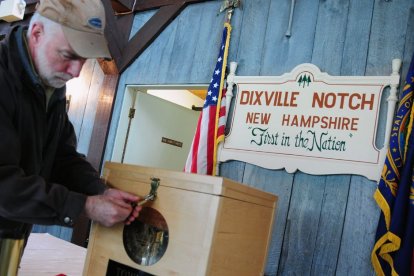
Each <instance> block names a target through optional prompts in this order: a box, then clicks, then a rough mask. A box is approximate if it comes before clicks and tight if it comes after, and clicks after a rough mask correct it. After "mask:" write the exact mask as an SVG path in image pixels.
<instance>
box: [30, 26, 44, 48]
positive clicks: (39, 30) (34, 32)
mask: <svg viewBox="0 0 414 276" xmlns="http://www.w3.org/2000/svg"><path fill="white" fill-rule="evenodd" d="M43 36H44V26H43V23H42V22H35V23H33V26H32V28H31V30H30V34H29V38H30V41H31V43H32V44H33V45H37V44H39V43H40V41H41V40H42V38H43Z"/></svg>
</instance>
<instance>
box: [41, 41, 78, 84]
mask: <svg viewBox="0 0 414 276" xmlns="http://www.w3.org/2000/svg"><path fill="white" fill-rule="evenodd" d="M37 65H38V68H37V70H38V73H39V76H40V79H41V80H42V81H43V83H44V84H46V85H47V86H50V87H53V88H61V87H63V86H64V85H65V84H66V82H67V81H68V80H70V79H72V76H71V75H69V74H66V73H63V72H53V70H52V69H51V66H50V64H49V62H48V60H47V58H46V51H44V49H43V45H42V46H41V47H40V48H39V49H38V51H37Z"/></svg>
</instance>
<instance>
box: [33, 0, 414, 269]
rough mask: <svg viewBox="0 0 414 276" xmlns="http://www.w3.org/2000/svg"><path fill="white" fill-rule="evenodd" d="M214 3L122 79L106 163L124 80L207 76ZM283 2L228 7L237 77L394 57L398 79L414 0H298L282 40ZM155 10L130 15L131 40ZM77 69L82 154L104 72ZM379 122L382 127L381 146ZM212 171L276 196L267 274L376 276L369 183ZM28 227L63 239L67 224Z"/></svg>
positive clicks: (373, 70) (180, 21)
mask: <svg viewBox="0 0 414 276" xmlns="http://www.w3.org/2000/svg"><path fill="white" fill-rule="evenodd" d="M221 2H222V1H208V2H204V3H200V4H193V5H189V6H188V7H187V8H186V9H184V10H183V12H182V13H181V14H180V15H179V16H178V17H177V18H176V19H175V20H174V21H173V22H172V23H171V24H170V25H169V26H168V27H167V28H166V29H165V30H164V31H163V32H162V33H161V35H160V36H159V37H158V38H157V39H156V40H155V41H154V42H153V43H152V44H151V46H150V47H149V48H148V49H147V50H146V51H145V52H144V53H143V54H142V55H141V56H140V57H139V58H138V59H137V60H136V61H135V62H134V63H133V64H131V66H130V67H129V68H128V69H127V70H126V71H125V72H124V73H123V74H122V75H121V77H120V81H119V86H118V91H117V95H116V99H115V103H114V109H113V114H112V120H111V127H110V131H109V134H108V140H107V147H106V152H105V156H104V159H105V160H108V159H110V156H111V152H112V150H113V144H114V138H115V132H116V128H117V125H118V122H119V113H120V107H121V102H122V99H123V96H124V92H125V86H126V85H128V84H139V85H151V84H157V85H158V84H207V83H208V82H209V81H210V78H211V74H212V70H213V68H214V65H215V63H216V58H217V53H218V47H219V46H218V45H219V42H220V39H221V34H222V26H223V20H224V14H219V15H217V13H218V11H219V8H220V6H221ZM290 2H291V1H289V0H245V1H243V9H237V10H236V11H235V13H234V15H233V18H232V27H233V30H232V33H231V41H230V52H229V61H237V62H238V64H239V66H238V70H237V74H238V75H264V76H270V75H281V74H283V73H285V72H289V71H291V70H292V69H293V68H294V67H295V66H296V65H298V64H301V63H305V62H310V63H314V64H315V65H317V66H318V67H319V68H320V69H321V71H324V72H327V73H328V74H330V75H388V74H390V73H391V60H392V59H393V58H401V59H403V68H402V71H401V76H402V79H404V77H405V74H406V73H407V70H408V65H409V61H410V59H411V56H412V54H413V52H414V36H413V34H414V0H399V1H385V0H319V1H317V0H306V1H296V5H295V10H294V16H293V23H292V35H291V37H290V38H287V37H286V36H285V33H286V30H287V27H288V22H289V12H290ZM154 13H155V11H148V12H143V13H139V14H137V15H136V16H135V19H134V26H133V30H132V33H131V36H132V35H133V34H134V33H135V32H136V31H137V30H139V28H140V27H141V26H142V25H143V24H144V23H145V22H146V21H147V20H148V19H149V18H150V17H151V16H152V15H153V14H154ZM83 70H85V71H88V75H89V76H90V78H88V77H85V78H84V79H81V80H79V82H80V85H81V87H82V89H80V90H82V91H79V92H78V93H76V94H73V96H72V102H71V107H70V111H69V116H70V118H71V120H72V122H73V124H74V127H75V130H76V133H77V135H78V150H79V151H80V152H81V153H84V154H86V153H87V152H88V147H89V144H90V142H91V141H90V137H91V133H90V132H91V130H92V128H93V127H92V126H93V123H94V118H95V111H96V104H97V102H98V97H99V95H98V91H99V89H96V87H99V86H100V85H101V82H102V80H103V75H102V72H100V71H99V70H100V68H99V65H98V64H97V63H96V62H94V61H89V62H88V63H87V64H86V65H85V67H84V69H83ZM160 112H162V111H160ZM385 112H386V110H383V111H382V113H383V114H384V113H385ZM382 116H383V115H382ZM384 127H385V124H384V123H382V124H380V129H379V131H378V133H379V134H378V141H377V144H378V146H379V147H382V146H383V145H382V142H381V141H382V139H383V135H384ZM220 174H221V175H222V176H225V177H229V178H231V179H234V180H236V181H240V182H244V183H246V184H248V185H251V186H254V187H258V188H260V189H262V190H265V191H268V192H271V193H274V194H277V195H278V196H279V206H278V210H277V214H276V222H275V225H274V230H273V235H272V242H271V248H270V251H269V254H268V260H267V266H266V275H374V272H373V269H372V267H371V263H370V253H371V248H372V246H373V243H374V236H375V230H376V226H377V221H378V217H379V209H378V207H377V206H376V204H375V202H374V200H373V198H372V195H373V193H374V191H375V188H376V183H375V182H373V181H369V180H367V179H366V178H365V177H361V176H356V175H333V176H332V175H331V176H313V175H308V174H304V173H301V172H297V173H295V174H289V173H286V172H285V171H284V170H267V169H263V168H260V167H258V166H254V165H251V164H247V163H244V162H240V161H231V162H226V163H223V164H222V165H221V167H220ZM34 231H35V232H45V231H47V232H50V233H52V234H54V235H56V236H59V237H61V238H64V239H67V240H70V236H71V229H69V228H65V227H55V226H54V227H45V226H35V228H34Z"/></svg>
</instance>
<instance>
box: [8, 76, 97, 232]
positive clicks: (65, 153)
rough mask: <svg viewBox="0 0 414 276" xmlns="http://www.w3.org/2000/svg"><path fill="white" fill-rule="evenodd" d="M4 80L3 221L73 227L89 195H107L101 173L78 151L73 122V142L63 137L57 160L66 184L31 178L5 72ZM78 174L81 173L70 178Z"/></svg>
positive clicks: (13, 100)
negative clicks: (25, 163) (27, 171)
mask: <svg viewBox="0 0 414 276" xmlns="http://www.w3.org/2000/svg"><path fill="white" fill-rule="evenodd" d="M0 80H1V85H2V89H1V90H2V93H0V137H1V139H0V217H2V218H4V219H7V220H11V221H15V222H22V223H29V224H44V225H51V224H56V225H64V226H71V225H73V224H74V222H75V221H76V219H77V218H78V217H79V215H80V213H81V212H82V211H83V208H84V205H85V201H86V194H96V193H100V192H103V190H104V188H105V186H104V184H103V183H102V182H101V180H100V179H99V175H98V174H97V172H96V171H95V170H94V169H93V168H92V167H91V166H90V165H89V164H88V163H87V162H86V161H85V160H84V159H83V158H81V156H80V155H78V154H77V153H76V151H75V150H74V147H75V145H74V144H73V143H72V142H71V141H72V139H73V137H72V135H74V134H73V128H72V127H71V125H70V123H69V122H68V124H67V126H65V127H67V128H68V130H69V132H68V134H69V136H68V137H69V138H68V139H67V140H65V138H63V136H65V135H62V138H61V139H62V141H64V142H63V145H62V146H61V147H60V148H59V149H58V153H57V160H56V161H57V162H62V163H61V164H60V165H59V166H57V168H56V170H57V171H61V173H60V177H59V179H64V178H65V177H67V179H66V180H65V181H64V182H63V183H59V182H57V181H56V182H53V183H46V181H45V179H44V178H43V177H41V176H39V175H36V174H27V173H26V172H25V171H24V169H23V168H22V167H20V164H21V158H22V148H21V144H20V143H21V139H20V137H19V134H18V131H17V130H16V127H15V123H16V122H14V120H15V117H16V116H14V113H15V112H16V102H17V101H16V99H15V98H14V97H15V96H14V95H13V93H12V92H11V91H13V87H12V85H11V84H10V83H8V81H5V78H4V72H2V71H1V70H0ZM71 132H72V134H71ZM75 141H76V140H75ZM74 172H77V173H75V175H74V176H72V177H70V176H69V175H72V173H74ZM56 180H58V179H56ZM78 180H79V181H78ZM58 183H59V184H58ZM69 183H72V184H69ZM1 227H3V225H2V226H1Z"/></svg>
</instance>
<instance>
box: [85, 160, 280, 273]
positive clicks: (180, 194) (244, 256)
mask: <svg viewBox="0 0 414 276" xmlns="http://www.w3.org/2000/svg"><path fill="white" fill-rule="evenodd" d="M152 177H156V178H158V179H159V180H160V181H159V183H160V185H159V187H158V190H157V197H156V199H155V200H154V201H150V202H149V203H147V204H146V205H145V207H144V208H143V210H142V212H141V214H140V216H139V218H138V221H136V222H135V223H134V224H133V225H130V226H124V225H117V226H115V227H112V228H105V227H102V226H100V225H99V224H93V226H92V230H91V235H90V241H89V246H88V253H87V259H86V264H85V269H84V275H88V276H91V275H100V276H101V275H116V274H112V273H124V274H119V275H138V271H140V272H139V273H142V272H146V273H149V275H192V276H193V275H215V276H216V275H226V276H228V275H238V276H239V275H249V276H250V275H263V272H264V268H265V262H266V256H267V251H268V245H269V242H270V237H271V230H272V224H273V218H274V215H275V211H276V204H277V196H275V195H273V194H269V193H266V192H263V191H261V190H258V189H255V188H252V187H249V186H247V185H244V184H240V183H237V182H234V181H231V180H229V179H226V178H222V177H212V176H204V175H196V174H187V173H182V172H174V171H167V170H161V169H154V168H146V167H140V166H135V165H125V164H119V163H106V164H105V169H104V178H105V180H106V181H107V182H108V183H109V184H110V185H111V186H113V187H117V188H120V189H122V190H125V191H128V192H131V193H134V194H137V195H139V196H141V197H144V196H145V195H147V194H148V192H149V190H150V186H151V184H150V183H151V180H150V178H152ZM125 273H129V274H125ZM133 273H136V274H133ZM140 275H142V274H140ZM146 275H148V274H146Z"/></svg>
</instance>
